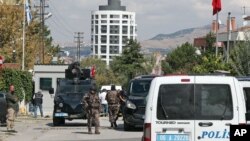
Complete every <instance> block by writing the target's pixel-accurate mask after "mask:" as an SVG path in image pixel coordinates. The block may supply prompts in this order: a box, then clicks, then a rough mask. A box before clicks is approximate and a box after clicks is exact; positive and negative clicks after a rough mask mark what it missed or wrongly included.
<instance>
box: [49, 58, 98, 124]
mask: <svg viewBox="0 0 250 141" xmlns="http://www.w3.org/2000/svg"><path fill="white" fill-rule="evenodd" d="M92 85H95V81H94V79H92V77H91V69H82V68H80V63H79V62H75V63H72V64H70V65H69V67H68V69H66V70H65V78H62V79H59V80H58V81H57V88H56V91H55V98H54V111H53V125H54V126H58V125H63V124H64V123H65V120H66V119H67V120H73V119H86V113H85V112H84V111H83V108H82V104H81V100H82V97H83V96H84V94H86V93H87V92H88V91H89V89H90V87H91V86H92ZM53 93H54V89H53V88H52V89H51V90H50V94H53Z"/></svg>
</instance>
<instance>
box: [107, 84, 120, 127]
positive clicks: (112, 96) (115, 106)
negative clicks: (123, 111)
mask: <svg viewBox="0 0 250 141" xmlns="http://www.w3.org/2000/svg"><path fill="white" fill-rule="evenodd" d="M121 99H122V98H121V96H120V94H119V91H116V89H115V85H111V90H110V91H108V92H107V95H106V100H107V101H108V109H109V121H110V123H111V127H117V124H116V120H117V119H118V114H119V109H120V100H121Z"/></svg>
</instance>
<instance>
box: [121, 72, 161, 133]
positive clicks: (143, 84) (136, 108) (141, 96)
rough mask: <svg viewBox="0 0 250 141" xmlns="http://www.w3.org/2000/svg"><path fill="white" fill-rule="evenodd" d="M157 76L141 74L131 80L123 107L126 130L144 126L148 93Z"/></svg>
mask: <svg viewBox="0 0 250 141" xmlns="http://www.w3.org/2000/svg"><path fill="white" fill-rule="evenodd" d="M155 77H157V76H156V75H141V76H137V77H135V78H134V79H132V80H130V82H129V85H128V89H127V93H126V97H127V100H126V103H125V104H124V107H122V109H123V111H122V113H123V120H124V126H123V127H124V130H125V131H129V130H131V129H133V128H142V127H143V123H144V116H145V107H146V103H147V95H148V91H149V88H150V83H151V81H152V80H153V79H154V78H155Z"/></svg>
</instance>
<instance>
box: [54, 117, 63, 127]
mask: <svg viewBox="0 0 250 141" xmlns="http://www.w3.org/2000/svg"><path fill="white" fill-rule="evenodd" d="M63 124H65V119H64V118H53V125H54V126H60V125H63Z"/></svg>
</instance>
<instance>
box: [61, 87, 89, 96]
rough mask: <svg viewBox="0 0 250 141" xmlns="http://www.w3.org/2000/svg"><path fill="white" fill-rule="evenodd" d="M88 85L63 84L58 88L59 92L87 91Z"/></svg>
mask: <svg viewBox="0 0 250 141" xmlns="http://www.w3.org/2000/svg"><path fill="white" fill-rule="evenodd" d="M89 88H90V86H89V85H64V86H60V87H59V88H58V90H59V91H58V92H59V94H67V93H87V92H88V91H89Z"/></svg>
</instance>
